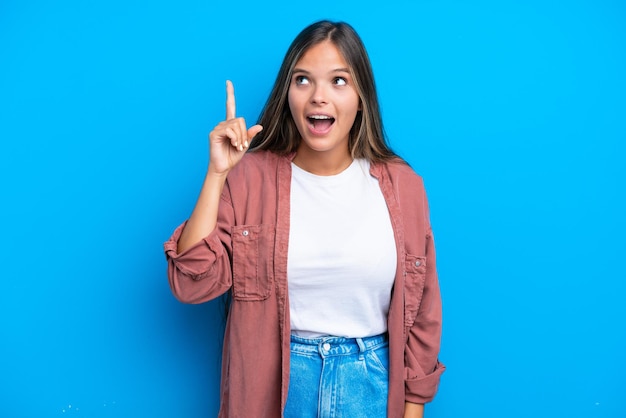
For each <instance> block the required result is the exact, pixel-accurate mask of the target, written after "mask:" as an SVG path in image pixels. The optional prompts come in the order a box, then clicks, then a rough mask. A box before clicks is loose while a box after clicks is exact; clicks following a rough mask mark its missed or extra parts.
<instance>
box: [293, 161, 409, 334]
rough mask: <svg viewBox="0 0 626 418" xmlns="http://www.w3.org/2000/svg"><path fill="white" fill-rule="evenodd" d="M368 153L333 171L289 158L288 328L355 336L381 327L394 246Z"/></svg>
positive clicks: (379, 330) (393, 267) (392, 272)
mask: <svg viewBox="0 0 626 418" xmlns="http://www.w3.org/2000/svg"><path fill="white" fill-rule="evenodd" d="M369 167H370V164H369V162H368V161H367V160H363V159H355V160H354V161H353V162H352V164H351V165H350V167H348V168H347V169H346V170H344V171H343V172H341V173H339V174H337V175H333V176H318V175H315V174H312V173H309V172H307V171H305V170H303V169H301V168H299V167H298V166H296V165H295V164H292V179H291V214H290V216H291V217H290V234H289V253H288V263H287V277H288V287H289V306H290V315H291V331H292V333H294V334H296V335H300V336H304V337H317V336H323V335H334V336H341V337H350V338H359V337H368V336H372V335H378V334H381V333H383V332H385V331H387V313H388V311H389V302H390V297H391V287H392V286H393V281H394V277H395V273H396V267H397V266H396V263H397V253H396V244H395V239H394V235H393V229H392V226H391V219H390V217H389V211H388V209H387V204H386V202H385V199H384V197H383V195H382V192H381V190H380V186H379V185H378V180H377V179H376V178H375V177H372V176H371V174H370V172H369Z"/></svg>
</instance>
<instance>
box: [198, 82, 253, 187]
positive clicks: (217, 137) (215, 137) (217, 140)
mask: <svg viewBox="0 0 626 418" xmlns="http://www.w3.org/2000/svg"><path fill="white" fill-rule="evenodd" d="M235 109H236V107H235V89H234V87H233V83H232V82H231V81H230V80H227V81H226V120H224V121H222V122H220V123H219V124H218V125H217V126H216V127H215V128H213V130H212V131H211V133H210V134H209V152H210V155H209V173H214V174H218V175H226V174H228V172H229V171H230V170H231V169H232V168H233V167H234V166H235V165H236V164H237V163H238V162H239V161H241V158H242V157H243V155H244V154H245V153H246V150H247V149H248V147H249V145H250V141H251V140H252V138H254V136H255V135H256V134H258V133H259V132H261V130H263V127H262V126H261V125H254V126H252V127H250V128H249V129H248V128H247V127H246V121H245V120H244V119H243V118H238V117H236V116H235V115H236V113H235Z"/></svg>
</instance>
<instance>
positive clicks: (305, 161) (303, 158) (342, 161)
mask: <svg viewBox="0 0 626 418" xmlns="http://www.w3.org/2000/svg"><path fill="white" fill-rule="evenodd" d="M352 160H353V158H352V156H351V155H350V153H349V152H347V150H346V152H345V153H341V154H338V155H330V153H325V152H317V151H310V150H306V149H303V148H302V147H300V149H298V151H297V152H296V156H295V157H294V158H293V163H294V164H295V165H297V166H298V167H300V168H301V169H303V170H305V171H308V172H309V173H312V174H315V175H318V176H333V175H335V174H339V173H341V172H342V171H344V170H345V169H346V168H348V167H349V166H350V164H352Z"/></svg>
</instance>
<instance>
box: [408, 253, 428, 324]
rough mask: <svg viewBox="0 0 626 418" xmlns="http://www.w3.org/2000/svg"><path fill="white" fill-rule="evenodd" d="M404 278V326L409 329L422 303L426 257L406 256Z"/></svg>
mask: <svg viewBox="0 0 626 418" xmlns="http://www.w3.org/2000/svg"><path fill="white" fill-rule="evenodd" d="M404 264H405V267H404V268H405V270H404V271H405V276H404V326H405V327H411V326H412V325H413V322H415V318H416V317H417V312H418V310H419V307H420V303H421V301H422V293H423V292H424V282H425V281H426V257H421V256H416V255H411V254H407V255H406V258H405V263H404Z"/></svg>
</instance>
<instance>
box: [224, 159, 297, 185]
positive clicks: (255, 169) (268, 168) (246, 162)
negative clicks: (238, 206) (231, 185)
mask: <svg viewBox="0 0 626 418" xmlns="http://www.w3.org/2000/svg"><path fill="white" fill-rule="evenodd" d="M283 160H285V157H283V156H280V155H278V154H275V153H273V152H271V151H251V152H248V153H246V154H245V155H244V156H243V158H242V159H241V161H240V162H239V163H238V164H237V165H236V166H235V167H234V168H233V169H232V170H231V171H230V173H228V180H229V182H233V181H249V180H257V179H260V178H267V176H271V175H272V173H276V169H277V168H278V166H279V165H280V164H281V163H284V162H283Z"/></svg>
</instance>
